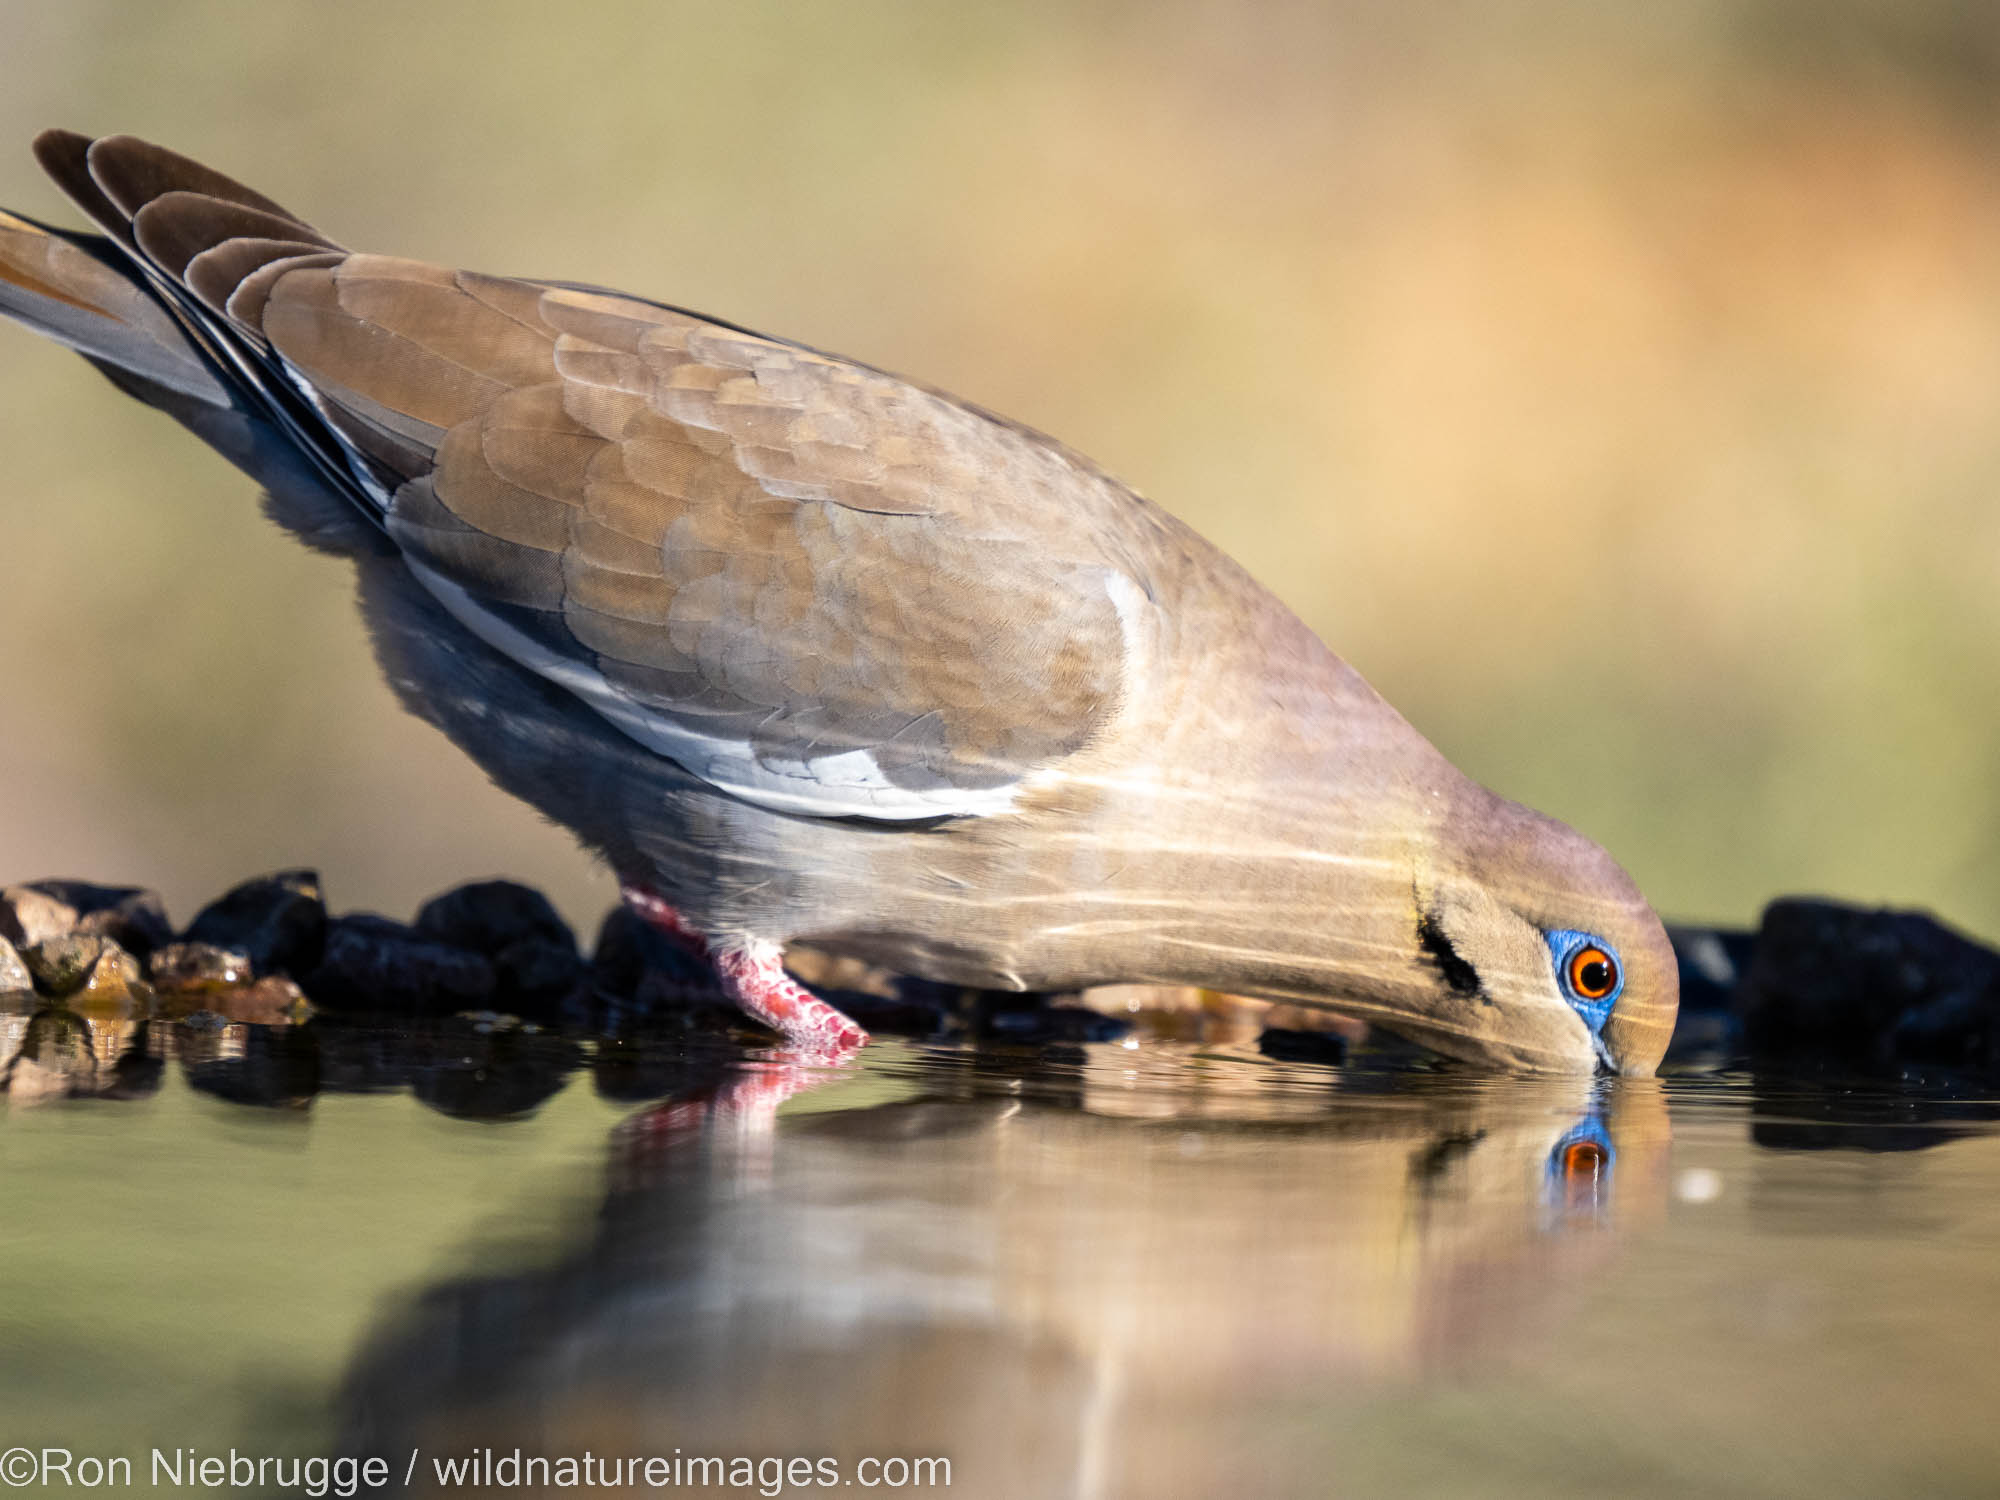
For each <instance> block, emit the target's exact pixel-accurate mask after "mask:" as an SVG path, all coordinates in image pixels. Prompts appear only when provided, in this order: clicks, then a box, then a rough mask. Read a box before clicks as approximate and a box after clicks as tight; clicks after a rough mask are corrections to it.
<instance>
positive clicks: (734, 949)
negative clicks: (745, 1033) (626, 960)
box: [623, 885, 868, 1059]
mask: <svg viewBox="0 0 2000 1500" xmlns="http://www.w3.org/2000/svg"><path fill="white" fill-rule="evenodd" d="M623 893H624V896H625V904H626V905H627V906H629V907H631V908H632V910H633V911H635V912H637V913H638V914H639V916H640V917H642V918H644V919H645V920H646V921H647V922H649V923H651V924H652V925H653V926H654V927H657V928H659V930H660V931H662V932H664V933H666V934H667V935H668V936H669V937H671V938H673V939H674V940H675V941H676V942H679V943H682V944H685V945H686V946H687V947H688V948H689V949H690V950H691V951H692V952H695V953H698V954H700V955H702V956H703V957H705V958H707V959H709V960H710V961H711V962H712V963H713V964H714V965H715V972H716V976H717V977H718V978H719V979H720V980H721V981H722V992H723V993H724V994H725V995H727V996H728V997H729V998H730V999H731V1000H733V1001H735V1002H736V1005H737V1006H738V1008H740V1009H741V1010H742V1011H743V1012H744V1013H745V1014H746V1015H749V1016H752V1017H754V1018H756V1019H757V1020H759V1021H762V1022H763V1023H764V1024H765V1025H766V1026H769V1027H770V1028H771V1029H772V1030H773V1031H776V1032H777V1033H778V1034H779V1035H780V1036H782V1037H784V1039H785V1040H786V1041H787V1042H789V1043H791V1044H792V1045H793V1046H795V1047H800V1048H802V1049H804V1050H806V1051H808V1052H811V1053H815V1054H819V1055H823V1056H831V1057H833V1058H835V1059H838V1058H841V1057H845V1056H846V1055H847V1054H849V1053H851V1052H853V1051H855V1050H856V1049H857V1048H859V1047H863V1046H866V1045H867V1042H868V1033H867V1032H865V1031H863V1030H862V1029H861V1028H860V1027H859V1026H856V1025H855V1024H854V1023H853V1022H852V1021H850V1020H849V1019H848V1018H847V1017H846V1016H844V1015H842V1014H841V1013H840V1012H839V1011H837V1010H835V1009H834V1008H833V1007H832V1006H831V1005H828V1004H827V1003H826V1002H825V1001H824V1000H822V999H820V998H819V996H817V995H815V994H813V993H812V992H811V991H810V990H808V989H806V988H805V987H804V986H803V985H801V984H800V983H799V982H798V981H797V980H795V979H793V978H792V976H791V975H789V974H787V973H786V972H785V968H784V964H783V962H782V956H781V954H780V952H779V949H778V945H777V944H776V943H767V942H764V941H762V940H760V939H757V938H733V939H728V940H725V941H723V942H720V943H714V942H711V941H710V940H709V939H708V938H707V937H706V936H704V935H703V934H702V933H700V932H697V931H696V930H695V929H694V928H693V927H691V926H689V925H688V921H687V918H685V917H683V916H682V915H681V914H680V913H679V912H678V911H676V910H674V908H673V907H671V906H669V905H668V904H667V903H666V902H665V901H663V900H661V899H660V898H659V897H658V896H656V895H654V894H653V893H652V892H651V891H648V890H644V889H642V888H641V887H639V886H631V885H628V886H625V887H624V888H623Z"/></svg>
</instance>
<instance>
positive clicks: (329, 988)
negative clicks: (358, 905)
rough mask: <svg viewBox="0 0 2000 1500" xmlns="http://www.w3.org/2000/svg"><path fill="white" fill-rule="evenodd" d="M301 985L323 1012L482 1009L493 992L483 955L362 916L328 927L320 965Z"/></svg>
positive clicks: (490, 969)
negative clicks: (322, 1007)
mask: <svg viewBox="0 0 2000 1500" xmlns="http://www.w3.org/2000/svg"><path fill="white" fill-rule="evenodd" d="M301 983H302V984H303V985H304V986H305V992H306V994H307V996H308V997H310V998H311V1000H312V1002H313V1004H315V1005H323V1006H325V1007H327V1008H328V1009H329V1010H361V1011H393V1012H412V1011H415V1012H428V1013H433V1014H434V1013H438V1012H446V1013H448V1012H451V1011H458V1010H480V1009H484V1008H485V1007H487V1006H488V1005H490V1004H491V1003H492V1001H493V992H494V987H495V986H494V978H493V965H492V964H491V963H489V962H488V961H487V959H486V958H485V956H484V955H482V954H478V953H472V952H468V951H467V950H466V949H464V948H454V947H452V946H451V945H450V944H448V943H441V942H438V941H437V940H436V939H435V938H429V937H425V936H424V935H423V934H422V933H420V932H418V931H417V930H416V929H415V928H413V927H407V926H405V925H404V924H403V923H401V922H392V921H391V920H389V918H387V917H378V916H375V915H373V914H371V913H366V912H361V913H356V914H354V915H352V916H345V917H340V918H337V919H336V920H334V921H332V922H330V923H328V924H327V928H326V941H325V944H324V947H323V949H322V952H321V957H320V961H319V963H318V964H317V965H316V966H315V967H314V968H313V970H312V971H311V972H310V973H309V974H307V975H306V976H305V977H304V979H303V980H302V981H301Z"/></svg>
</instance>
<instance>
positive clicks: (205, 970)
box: [146, 943, 255, 993]
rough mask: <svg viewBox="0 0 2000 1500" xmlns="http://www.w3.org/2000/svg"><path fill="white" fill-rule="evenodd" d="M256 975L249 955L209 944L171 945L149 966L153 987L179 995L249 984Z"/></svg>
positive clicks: (148, 961) (147, 968)
mask: <svg viewBox="0 0 2000 1500" xmlns="http://www.w3.org/2000/svg"><path fill="white" fill-rule="evenodd" d="M254 974H255V968H254V966H253V965H252V964H251V962H250V955H249V954H247V953H243V952H239V951H238V950H236V949H234V948H217V947H215V946H213V945H212V944H209V943H168V944H167V945H166V946H165V947H163V948H157V949H155V950H154V951H153V956H152V957H151V958H150V959H148V960H147V962H146V977H147V978H148V979H150V980H151V981H152V983H153V987H154V988H155V989H160V990H166V991H170V992H177V993H178V992H184V991H189V990H216V989H226V988H229V987H231V986H234V985H240V984H248V983H249V982H250V980H251V978H252V977H253V975H254Z"/></svg>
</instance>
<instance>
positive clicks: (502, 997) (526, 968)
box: [491, 937, 588, 1019]
mask: <svg viewBox="0 0 2000 1500" xmlns="http://www.w3.org/2000/svg"><path fill="white" fill-rule="evenodd" d="M491 961H492V964H493V977H494V982H495V985H496V990H495V996H496V1001H495V1003H497V1004H498V1005H499V1006H500V1008H501V1009H502V1010H508V1011H512V1012H514V1013H515V1014H517V1015H522V1016H532V1017H535V1018H537V1019H548V1018H551V1017H553V1016H554V1015H555V1014H556V1013H557V1011H558V1009H559V1008H560V1006H561V1004H562V1001H563V999H564V998H565V997H566V996H567V995H568V994H569V993H570V991H572V990H574V989H575V988H576V987H577V985H578V984H579V983H580V982H581V981H582V979H583V977H584V974H585V972H586V971H587V968H588V966H587V965H586V964H585V963H584V961H583V955H582V954H580V953H578V952H577V951H576V945H575V944H574V943H556V942H551V941H550V940H549V939H547V938H540V937H526V938H522V939H521V940H520V941H518V942H513V943H509V944H508V945H507V946H506V947H504V948H502V949H501V950H500V951H499V952H498V953H495V954H494V955H493V956H492V960H491Z"/></svg>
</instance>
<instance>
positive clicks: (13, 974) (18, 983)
mask: <svg viewBox="0 0 2000 1500" xmlns="http://www.w3.org/2000/svg"><path fill="white" fill-rule="evenodd" d="M34 987H35V976H34V975H33V974H31V973H29V972H28V966H27V964H26V963H25V962H23V960H22V958H21V953H20V950H19V949H18V948H16V947H15V946H14V945H13V944H12V943H10V942H8V941H7V939H5V938H0V995H19V994H23V993H26V992H28V991H31V990H33V989H34Z"/></svg>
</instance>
